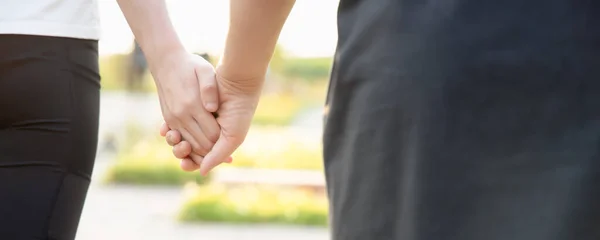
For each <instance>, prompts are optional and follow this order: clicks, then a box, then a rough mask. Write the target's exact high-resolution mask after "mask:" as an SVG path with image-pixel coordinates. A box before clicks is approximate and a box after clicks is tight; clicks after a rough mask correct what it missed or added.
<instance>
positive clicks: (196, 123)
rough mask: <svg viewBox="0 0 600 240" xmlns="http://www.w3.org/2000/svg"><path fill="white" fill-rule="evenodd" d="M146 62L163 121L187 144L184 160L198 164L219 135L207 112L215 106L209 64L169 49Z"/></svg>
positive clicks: (213, 119) (217, 100)
mask: <svg viewBox="0 0 600 240" xmlns="http://www.w3.org/2000/svg"><path fill="white" fill-rule="evenodd" d="M149 63H150V71H151V72H152V75H153V77H154V79H155V82H156V86H157V89H158V95H159V99H160V105H161V110H162V114H163V117H164V120H165V122H166V123H167V124H168V126H169V127H170V128H172V129H176V130H178V132H179V133H180V134H181V136H179V137H180V138H181V137H183V139H185V140H186V144H189V146H190V149H191V150H192V151H191V153H190V154H189V158H188V160H189V159H191V160H193V162H195V164H200V163H201V162H202V161H203V156H205V155H206V154H208V152H209V151H210V150H211V149H212V147H213V146H214V144H215V142H216V141H217V139H218V138H219V136H220V127H219V125H218V123H217V121H216V120H215V118H214V116H213V115H212V113H211V112H214V111H216V110H217V108H218V106H219V105H218V103H219V99H218V95H217V94H218V93H217V84H216V80H215V70H214V68H213V66H212V65H211V64H210V63H208V62H207V61H206V60H204V59H203V58H202V57H200V56H197V55H195V54H190V53H187V52H172V53H169V54H168V55H167V56H165V57H163V58H162V59H159V60H154V61H150V62H149Z"/></svg>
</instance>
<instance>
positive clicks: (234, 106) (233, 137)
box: [161, 0, 295, 175]
mask: <svg viewBox="0 0 600 240" xmlns="http://www.w3.org/2000/svg"><path fill="white" fill-rule="evenodd" d="M294 3H295V1H294V0H252V1H246V0H231V2H230V19H229V32H228V34H227V40H226V44H225V51H224V53H223V56H222V58H221V62H220V63H219V65H218V67H217V69H216V73H217V74H216V82H217V92H218V97H217V98H218V102H219V109H218V111H217V113H218V115H219V117H218V118H217V122H218V124H219V126H220V127H221V129H220V130H221V131H220V134H219V138H218V139H217V142H216V143H215V145H214V147H213V148H212V149H211V150H210V152H209V153H208V154H207V155H206V156H205V158H204V160H203V161H202V163H201V164H200V166H199V169H200V172H201V174H203V175H205V174H207V173H208V172H209V171H210V170H212V169H213V168H214V167H216V166H217V165H219V164H220V163H222V162H227V161H229V159H231V158H230V157H229V156H231V155H232V154H233V152H234V151H235V150H236V149H237V148H238V147H239V146H240V145H241V144H242V143H243V141H244V139H245V138H246V135H247V133H248V130H249V128H250V123H251V121H252V117H253V116H254V113H255V111H256V106H257V105H258V101H259V98H260V93H261V90H262V86H263V83H264V78H265V74H266V72H267V67H268V65H269V61H270V60H271V57H272V55H273V51H274V50H275V44H276V43H277V40H278V38H279V34H280V33H281V29H282V27H283V25H284V23H285V21H286V19H287V17H288V15H289V13H290V11H291V10H292V7H293V6H294ZM204 126H206V127H210V126H208V125H204ZM170 128H172V129H173V130H169V129H170ZM165 130H166V131H165ZM162 132H165V135H166V136H168V137H167V141H168V142H169V143H170V145H172V146H174V147H173V154H174V155H175V156H176V157H178V158H182V157H183V158H185V157H186V156H187V154H188V153H189V154H194V152H195V149H193V148H192V151H189V145H192V146H193V144H191V143H190V142H189V141H188V138H187V136H185V134H183V132H181V131H180V129H179V128H177V127H174V126H173V125H171V124H170V123H169V122H167V123H166V126H164V127H163V129H161V133H162ZM178 132H179V133H181V136H183V139H185V141H181V140H182V138H181V137H180V136H179V135H178V134H179V133H178ZM177 140H180V141H177ZM181 167H182V169H184V170H188V171H193V170H196V169H197V168H196V167H197V166H193V165H190V164H188V163H184V162H182V165H181Z"/></svg>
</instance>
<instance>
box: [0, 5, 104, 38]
mask: <svg viewBox="0 0 600 240" xmlns="http://www.w3.org/2000/svg"><path fill="white" fill-rule="evenodd" d="M99 15H100V14H99V13H98V1H97V0H0V34H25V35H42V36H55V37H69V38H80V39H92V40H98V39H99V38H100V16H99Z"/></svg>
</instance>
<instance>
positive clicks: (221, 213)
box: [179, 185, 328, 226]
mask: <svg viewBox="0 0 600 240" xmlns="http://www.w3.org/2000/svg"><path fill="white" fill-rule="evenodd" d="M195 192H196V193H195V194H193V197H191V198H190V199H189V200H188V201H187V202H186V203H185V204H184V205H183V208H182V209H181V211H180V215H179V218H180V220H182V221H184V222H227V223H276V224H293V225H312V226H326V225H327V223H328V215H327V214H328V211H327V208H328V204H327V199H326V197H325V196H323V195H320V194H316V193H313V192H310V191H303V190H298V189H281V188H276V187H267V186H256V185H246V186H238V187H230V188H227V187H224V186H221V185H207V186H201V187H199V189H198V190H197V191H195ZM240 199H242V200H243V201H240Z"/></svg>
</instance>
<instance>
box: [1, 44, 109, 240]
mask: <svg viewBox="0 0 600 240" xmlns="http://www.w3.org/2000/svg"><path fill="white" fill-rule="evenodd" d="M99 98H100V76H99V71H98V43H97V41H92V40H80V39H70V38H57V37H43V36H24V35H0V239H6V240H30V239H40V240H49V239H52V240H54V239H60V240H63V239H74V238H75V233H76V231H77V226H78V224H79V218H80V215H81V210H82V208H83V204H84V200H85V197H86V194H87V190H88V186H89V184H90V176H91V174H92V168H93V165H94V158H95V155H96V147H97V141H98V113H99Z"/></svg>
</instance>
